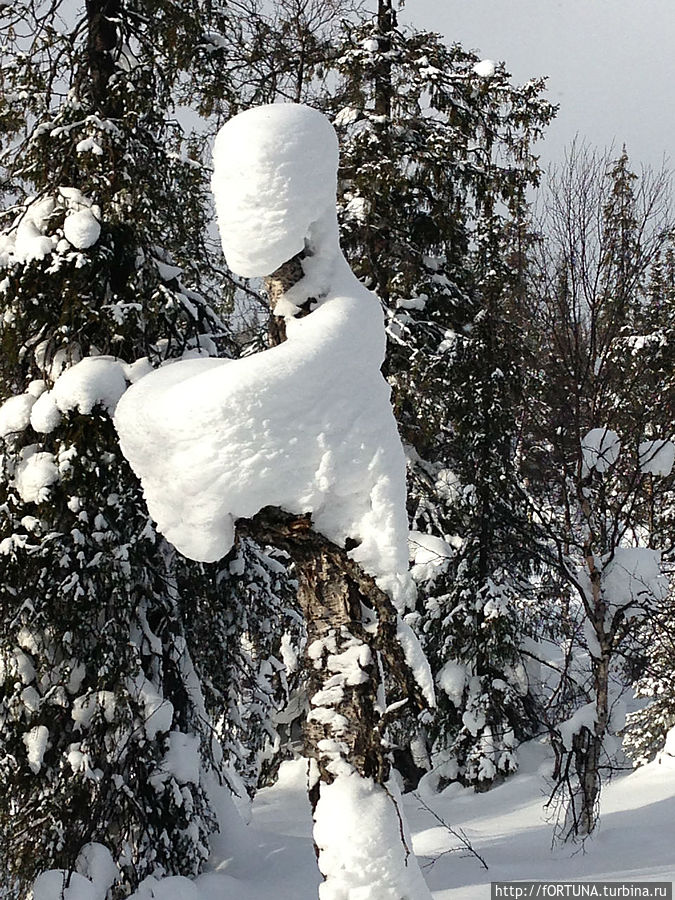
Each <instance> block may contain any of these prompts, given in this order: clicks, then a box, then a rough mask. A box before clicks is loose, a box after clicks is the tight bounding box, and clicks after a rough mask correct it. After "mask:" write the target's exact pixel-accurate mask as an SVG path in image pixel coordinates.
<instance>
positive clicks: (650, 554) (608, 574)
mask: <svg viewBox="0 0 675 900" xmlns="http://www.w3.org/2000/svg"><path fill="white" fill-rule="evenodd" d="M601 583H602V590H603V599H604V600H605V603H606V604H607V614H608V616H611V615H613V614H614V613H615V612H616V610H617V609H621V610H623V614H624V616H625V617H626V618H627V619H630V618H636V617H641V616H644V615H645V614H646V612H647V611H648V610H649V609H653V608H654V605H655V604H656V603H657V602H658V601H660V600H664V599H665V598H666V596H667V595H668V579H667V578H666V576H665V575H664V574H663V572H662V568H661V552H660V551H659V550H651V549H649V548H648V547H617V548H615V550H614V553H613V556H612V558H611V560H609V561H608V562H607V563H606V564H605V566H604V567H603V570H602V581H601Z"/></svg>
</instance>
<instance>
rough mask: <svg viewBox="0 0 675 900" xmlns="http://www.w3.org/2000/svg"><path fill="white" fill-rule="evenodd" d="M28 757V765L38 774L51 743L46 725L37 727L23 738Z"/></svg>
mask: <svg viewBox="0 0 675 900" xmlns="http://www.w3.org/2000/svg"><path fill="white" fill-rule="evenodd" d="M23 742H24V744H25V745H26V753H27V755H28V765H29V766H30V768H31V771H32V772H35V774H37V773H38V772H39V771H40V769H41V768H42V758H43V756H44V754H45V750H46V749H47V744H48V743H49V729H48V728H47V726H46V725H36V726H35V727H34V728H31V730H30V731H27V732H26V733H25V734H24V736H23Z"/></svg>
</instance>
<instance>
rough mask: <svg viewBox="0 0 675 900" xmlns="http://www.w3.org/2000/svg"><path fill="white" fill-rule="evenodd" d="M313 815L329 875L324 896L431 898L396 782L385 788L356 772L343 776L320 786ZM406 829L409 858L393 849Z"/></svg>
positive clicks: (324, 899)
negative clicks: (407, 826) (415, 855)
mask: <svg viewBox="0 0 675 900" xmlns="http://www.w3.org/2000/svg"><path fill="white" fill-rule="evenodd" d="M314 818H315V825H314V840H315V842H316V844H317V846H318V848H319V854H320V855H319V868H320V870H321V872H322V873H323V875H324V876H325V877H326V882H325V883H324V884H322V885H321V886H320V887H319V900H348V898H350V897H353V898H356V897H363V898H366V897H367V898H368V900H424V898H425V897H428V898H430V897H431V895H430V894H429V891H428V888H427V886H426V884H425V882H424V879H423V877H422V874H421V872H420V870H419V867H418V865H417V863H416V861H415V858H414V855H413V854H412V842H411V839H410V836H409V834H408V833H407V829H404V820H403V814H402V810H401V798H400V796H399V794H398V790H397V789H396V787H395V786H394V785H389V786H388V787H387V788H386V789H385V788H384V787H382V786H380V785H377V784H375V783H374V782H373V781H372V779H369V778H362V777H361V776H359V775H358V774H356V773H351V774H344V775H338V777H337V778H336V779H335V781H334V782H333V783H332V784H329V785H325V784H322V785H321V796H320V798H319V802H318V804H317V807H316V810H315V814H314ZM402 832H403V834H404V840H405V844H406V847H407V851H408V853H409V857H408V856H405V855H403V854H401V853H396V854H395V853H394V852H393V850H394V848H396V847H397V845H400V844H401V833H402ZM412 862H414V865H412V864H411V863H412Z"/></svg>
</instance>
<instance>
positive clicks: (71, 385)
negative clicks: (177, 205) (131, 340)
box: [30, 356, 129, 434]
mask: <svg viewBox="0 0 675 900" xmlns="http://www.w3.org/2000/svg"><path fill="white" fill-rule="evenodd" d="M128 368H129V367H128V366H127V365H126V363H124V362H122V360H120V359H115V358H114V357H112V356H87V357H85V359H83V360H80V362H78V363H75V365H74V366H70V367H69V368H68V369H66V371H65V372H64V373H63V374H62V375H60V376H59V378H58V379H57V380H56V382H55V384H54V387H53V388H52V390H51V391H46V392H45V393H44V394H42V396H41V397H40V398H39V399H38V400H37V402H36V403H35V406H34V407H33V409H32V414H31V420H30V421H31V425H32V426H33V428H34V429H35V431H39V432H41V433H42V434H47V433H49V432H50V431H53V430H54V429H55V428H56V427H57V426H58V424H59V422H60V421H61V413H65V412H69V411H71V410H77V411H78V412H79V413H82V414H83V415H89V414H90V413H91V412H92V410H93V408H94V407H95V406H97V405H100V406H101V407H103V409H104V410H106V412H108V413H110V415H112V414H113V413H114V412H115V407H116V406H117V403H118V401H119V399H120V397H121V396H122V394H123V393H124V392H125V391H126V389H127V380H126V370H127V369H128Z"/></svg>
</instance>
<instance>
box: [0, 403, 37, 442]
mask: <svg viewBox="0 0 675 900" xmlns="http://www.w3.org/2000/svg"><path fill="white" fill-rule="evenodd" d="M34 403H35V397H34V396H33V395H32V394H30V393H26V394H18V395H17V396H15V397H10V398H9V400H5V402H4V403H3V404H2V406H0V437H3V438H6V437H8V436H9V435H10V434H18V433H19V432H21V431H25V430H26V428H28V426H29V424H30V415H31V410H32V409H33V404H34Z"/></svg>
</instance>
